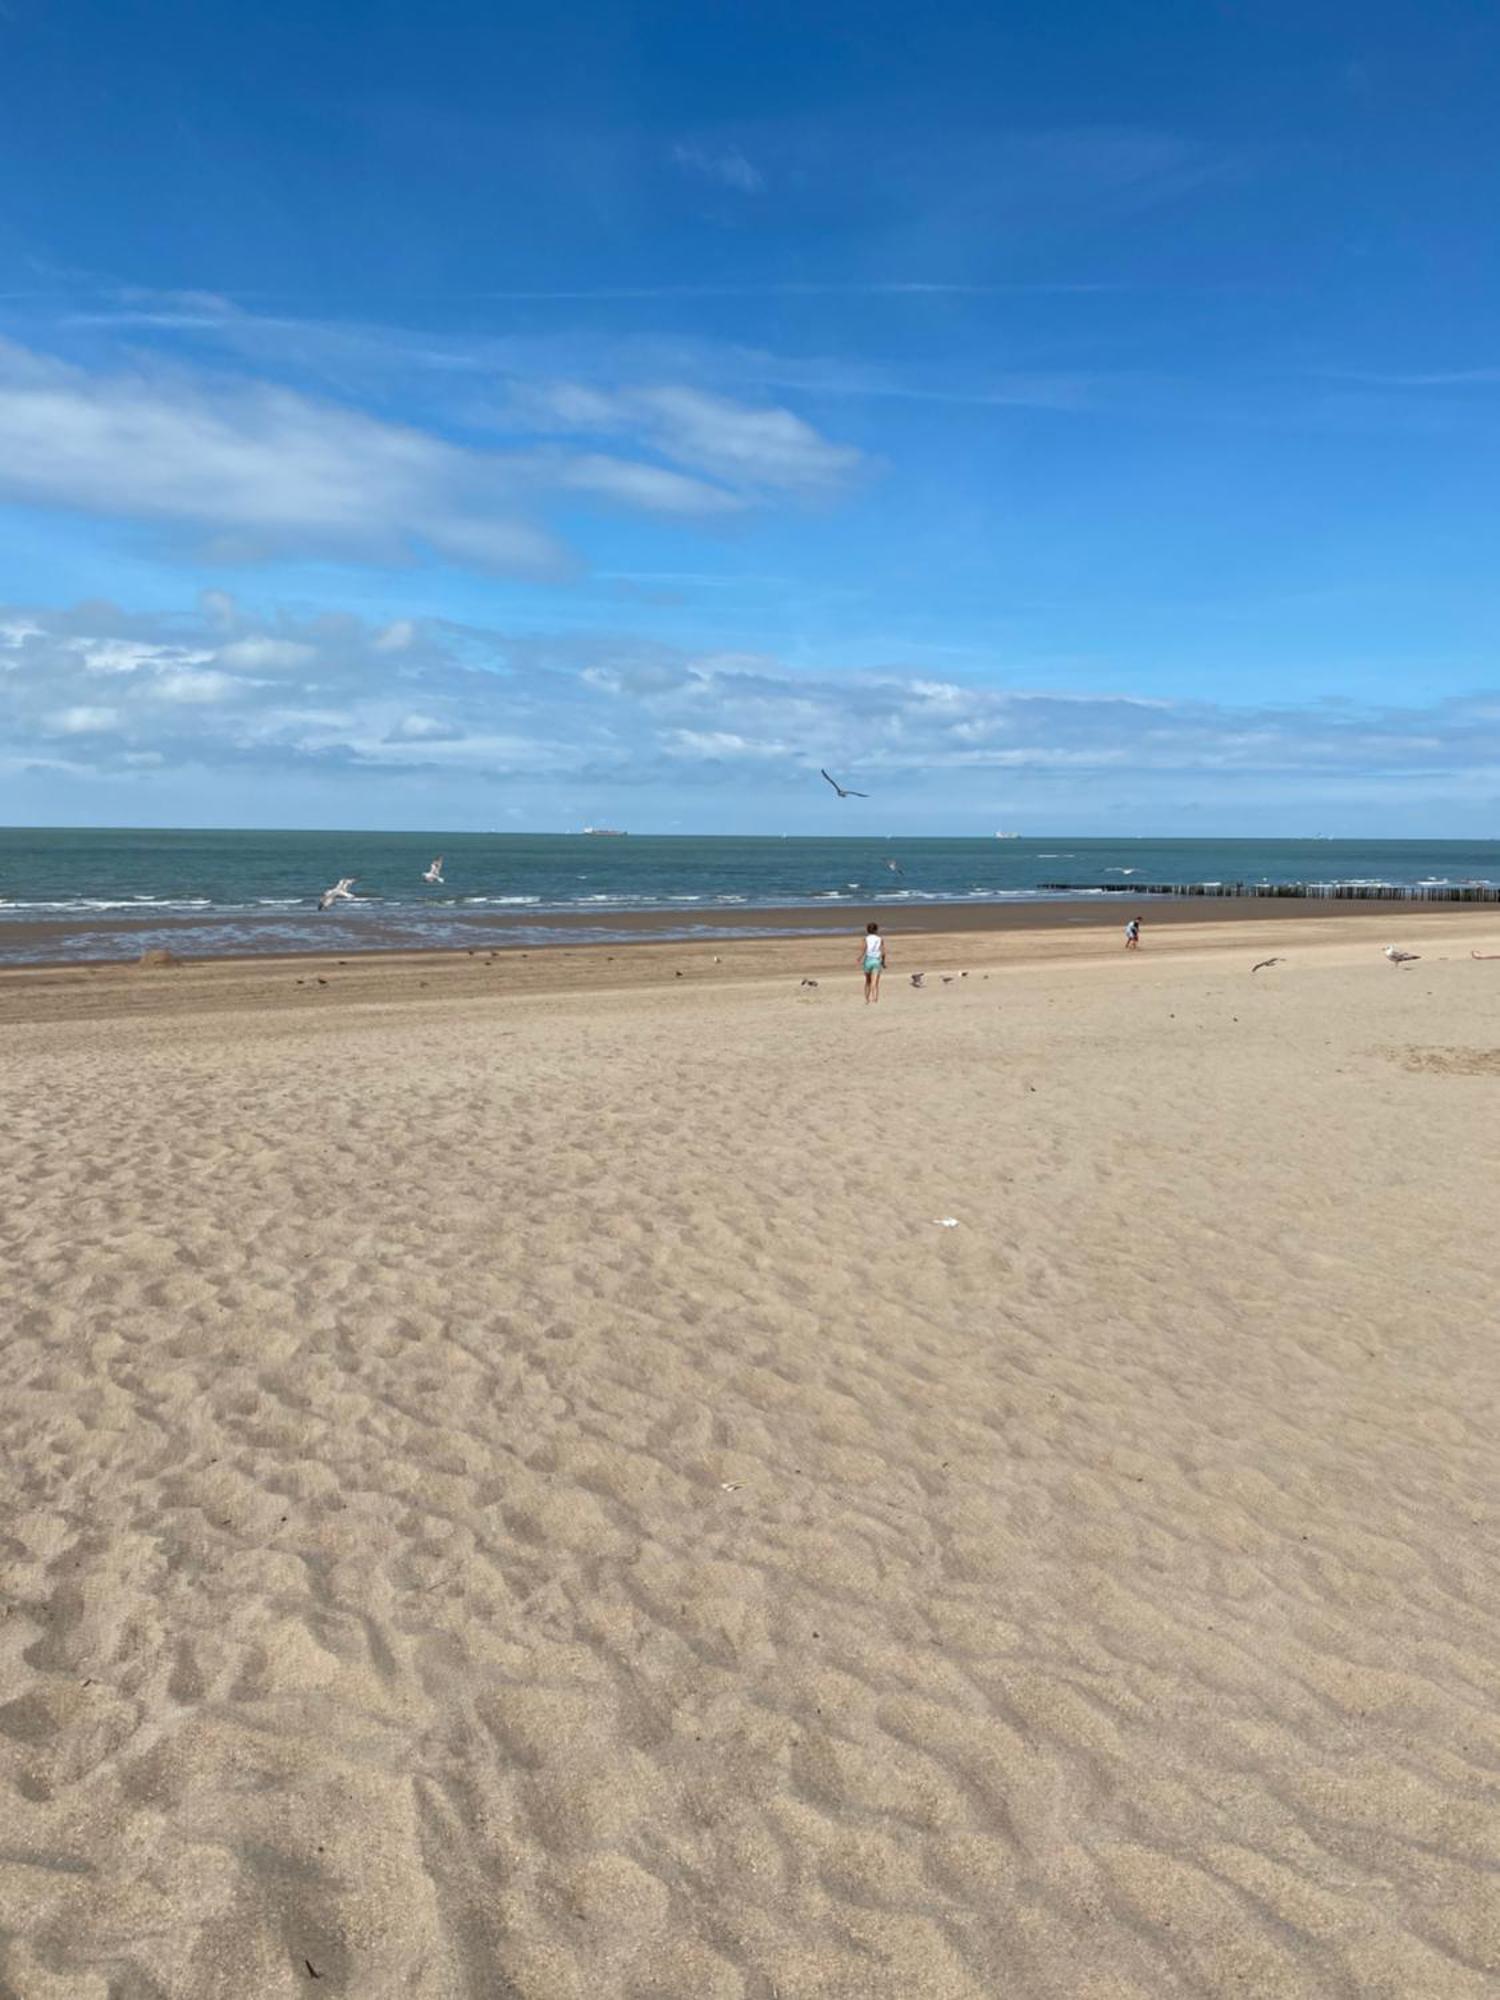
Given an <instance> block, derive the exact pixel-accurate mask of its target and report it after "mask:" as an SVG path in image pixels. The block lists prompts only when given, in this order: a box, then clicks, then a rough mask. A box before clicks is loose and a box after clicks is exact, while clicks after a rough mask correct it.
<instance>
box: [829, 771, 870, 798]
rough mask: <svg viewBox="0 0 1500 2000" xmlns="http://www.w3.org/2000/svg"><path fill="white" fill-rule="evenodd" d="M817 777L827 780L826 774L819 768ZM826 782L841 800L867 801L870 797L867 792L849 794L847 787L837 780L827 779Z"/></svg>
mask: <svg viewBox="0 0 1500 2000" xmlns="http://www.w3.org/2000/svg"><path fill="white" fill-rule="evenodd" d="M818 776H819V777H820V778H828V773H827V772H826V771H825V770H823V769H822V768H821V766H820V767H819V770H818ZM828 782H829V784H830V785H832V787H833V789H834V790H835V791H836V792H837V793H838V795H839V797H840V798H841V799H867V798H868V797H869V796H870V794H869V793H868V792H851V791H850V789H849V787H848V786H847V785H841V784H840V783H839V781H838V779H837V778H828Z"/></svg>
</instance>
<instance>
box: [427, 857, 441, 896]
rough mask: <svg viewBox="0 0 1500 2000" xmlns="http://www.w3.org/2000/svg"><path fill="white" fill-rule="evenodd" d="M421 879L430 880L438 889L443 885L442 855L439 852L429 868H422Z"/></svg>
mask: <svg viewBox="0 0 1500 2000" xmlns="http://www.w3.org/2000/svg"><path fill="white" fill-rule="evenodd" d="M422 880H423V881H424V882H430V883H431V884H432V885H433V887H434V888H435V889H440V888H441V887H442V886H443V857H442V855H441V854H440V855H439V856H438V858H437V860H436V861H434V862H433V864H432V866H431V867H430V868H424V869H423V870H422Z"/></svg>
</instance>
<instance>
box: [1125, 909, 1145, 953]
mask: <svg viewBox="0 0 1500 2000" xmlns="http://www.w3.org/2000/svg"><path fill="white" fill-rule="evenodd" d="M1140 941H1141V926H1140V923H1139V921H1138V919H1136V918H1135V917H1132V918H1131V919H1130V922H1129V923H1128V924H1127V925H1126V926H1125V949H1126V950H1127V951H1134V950H1135V948H1136V946H1137V945H1138V944H1139V943H1140Z"/></svg>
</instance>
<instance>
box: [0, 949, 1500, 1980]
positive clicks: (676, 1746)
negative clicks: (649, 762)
mask: <svg viewBox="0 0 1500 2000" xmlns="http://www.w3.org/2000/svg"><path fill="white" fill-rule="evenodd" d="M1402 914H1403V915H1404V913H1402ZM1403 931H1404V932H1405V933H1406V934H1407V935H1408V936H1410V934H1411V925H1410V923H1409V922H1404V923H1403V922H1398V921H1397V913H1393V912H1389V911H1387V912H1382V913H1376V916H1375V918H1374V919H1373V920H1368V921H1366V920H1360V921H1354V920H1339V921H1336V922H1332V923H1330V924H1328V925H1326V926H1320V925H1318V924H1315V923H1305V922H1304V923H1298V924H1296V925H1290V926H1288V927H1286V929H1285V931H1284V932H1283V931H1278V930H1276V929H1275V928H1274V927H1273V926H1271V925H1268V924H1266V923H1260V924H1256V925H1254V926H1253V927H1246V928H1244V929H1239V928H1237V927H1236V926H1235V925H1234V924H1233V923H1232V922H1231V923H1224V924H1222V925H1217V926H1208V927H1203V928H1193V929H1191V930H1189V929H1186V928H1185V929H1183V930H1180V931H1176V932H1173V933H1172V934H1171V936H1170V938H1168V937H1166V936H1165V934H1158V935H1159V938H1160V944H1161V948H1160V949H1156V948H1155V947H1156V945H1157V942H1158V939H1157V938H1153V936H1152V933H1151V930H1150V928H1149V926H1148V931H1147V937H1148V950H1147V951H1145V952H1143V953H1142V954H1141V955H1140V957H1139V958H1138V959H1135V960H1127V959H1126V958H1125V957H1124V955H1123V954H1121V953H1119V952H1118V951H1117V950H1115V949H1113V939H1112V937H1111V941H1110V949H1109V950H1108V951H1106V950H1104V949H1103V948H1102V947H1101V945H1100V943H1099V941H1098V940H1097V939H1094V940H1084V939H1081V938H1079V937H1078V936H1077V935H1076V934H1073V935H1069V936H1066V937H1057V938H1051V939H1049V938H1047V937H1045V936H1039V935H1032V936H1010V937H999V936H997V937H991V938H982V939H981V938H973V937H966V938H964V939H963V940H961V941H955V942H954V943H953V944H952V945H951V946H945V945H943V943H942V942H941V941H940V940H935V939H927V940H924V941H923V942H922V944H921V945H920V947H918V946H903V948H902V963H901V964H900V966H899V967H898V971H897V975H896V977H895V978H894V979H893V980H892V982H891V983H890V984H889V986H888V989H887V994H886V997H885V999H884V1000H883V1001H882V1004H881V1006H880V1008H879V1010H878V1011H871V1010H867V1009H865V1008H864V1007H863V1006H862V1005H861V1004H860V1003H859V1000H858V993H857V985H858V982H857V979H856V977H855V976H854V975H853V974H852V972H850V971H849V970H848V967H849V965H850V964H851V962H852V954H853V952H854V950H855V949H856V947H855V946H854V945H853V944H852V943H851V942H849V941H845V942H843V943H841V944H840V945H839V946H837V947H835V946H833V945H830V944H825V943H823V942H819V941H813V942H806V941H804V942H803V943H801V944H791V943H787V944H776V945H772V944H769V943H766V942H761V943H756V944H753V945H750V946H733V945H729V944H725V945H723V946H722V947H720V950H719V963H718V964H717V965H716V964H714V962H713V952H712V950H711V949H709V948H702V949H698V948H694V949H692V950H685V949H683V948H681V947H671V946H659V945H657V946H638V947H632V948H630V949H629V950H628V951H625V952H620V951H619V950H618V949H617V950H615V951H612V952H603V951H601V952H598V953H594V954H592V955H591V954H588V953H585V952H568V953H563V954H550V955H547V956H546V957H545V958H544V957H540V956H533V958H532V959H531V960H528V961H523V960H521V959H520V958H519V956H518V955H517V956H512V957H510V958H508V959H506V960H504V961H501V962H497V963H496V964H494V965H487V964H486V963H485V962H484V961H483V960H482V959H481V960H478V961H475V960H467V959H463V958H459V959H457V960H443V961H437V960H433V961H412V962H409V963H405V964H395V963H391V962H386V963H383V964H379V965H363V966H360V965H354V966H348V967H339V966H331V967H330V966H326V965H320V966H317V967H313V966H310V965H308V964H306V963H299V964H298V965H296V966H290V965H286V964H282V965H280V966H276V967H270V968H268V967H265V966H258V967H245V966H239V967H234V966H216V967H207V968H202V969H197V968H195V969H191V970H164V971H159V972H157V971H152V972H140V973H113V972H112V973H97V974H88V973H81V972H79V973H69V974H46V975H40V974H38V975H30V976H17V977H15V978H11V979H8V980H5V981H0V1119H3V1127H0V1129H3V1132H4V1135H5V1145H4V1150H3V1153H0V1313H3V1336H4V1338H3V1347H0V1447H3V1454H4V1455H3V1461H0V1506H3V1514H0V1814H3V1817H0V1937H3V1939H4V1942H3V1944H0V1994H3V1995H4V1996H5V2000H283V1997H284V1996H291V1995H293V1994H304V1993H311V1992H317V1993H319V1994H327V1995H335V1994H343V1995H348V1996H355V1997H356V2000H388V1997H389V2000H394V1996H397V1995H401V1996H421V2000H427V1996H431V2000H449V1996H453V2000H457V1997H458V1996H464V1997H465V2000H506V1996H511V2000H584V1997H585V1996H586V2000H616V1997H617V1996H619V2000H647V1996H672V2000H772V1996H781V2000H834V1996H837V2000H925V1996H932V2000H960V1996H1006V2000H1033V1996H1036V2000H1041V1997H1042V1996H1046V1997H1047V2000H1054V1996H1055V2000H1105V1997H1106V1996H1109V2000H1124V1996H1131V2000H1163V1996H1172V1995H1221V1994H1222V1995H1235V1996H1277V2000H1281V1996H1299V1995H1320V1996H1321V1995H1329V1996H1360V2000H1366V1996H1388V2000H1423V1997H1424V1996H1432V2000H1466V1996H1471V1995H1472V1996H1475V1997H1476V2000H1477V1996H1480V1995H1493V1994H1494V1993H1495V1991H1496V1990H1497V1980H1500V1895H1497V1893H1496V1881H1497V1875H1496V1871H1497V1868H1500V1566H1497V1559H1496V1541H1495V1529H1496V1520H1497V1512H1500V1474H1497V1469H1496V1468H1497V1459H1496V1447H1495V1439H1496V1429H1497V1415H1500V1410H1497V1403H1500V1398H1497V1393H1496V1392H1497V1387H1500V1304H1497V1301H1500V1259H1497V1257H1496V1255H1495V1252H1494V1248H1493V1243H1492V1238H1493V1234H1494V1227H1495V1213H1496V1209H1495V1194H1496V1187H1497V1175H1500V964H1481V963H1476V962H1474V961H1473V960H1471V959H1470V957H1469V950H1470V948H1471V946H1477V947H1478V948H1480V949H1487V950H1500V935H1497V931H1500V926H1497V923H1496V918H1495V915H1494V913H1491V912H1486V913H1474V914H1472V915H1463V916H1459V915H1453V916H1444V917H1442V918H1441V919H1437V918H1428V919H1427V920H1426V921H1424V923H1423V925H1422V929H1421V935H1420V939H1419V942H1418V946H1417V948H1419V949H1420V950H1421V951H1422V953H1423V957H1422V960H1421V962H1420V963H1419V964H1418V965H1416V966H1415V967H1413V968H1411V969H1410V970H1405V971H1397V970H1395V969H1394V968H1393V967H1392V966H1390V965H1389V964H1387V963H1386V962H1385V961H1384V960H1383V959H1382V958H1381V957H1380V955H1379V945H1380V943H1383V942H1384V940H1385V938H1386V936H1388V935H1399V934H1401V933H1402V932H1403ZM1273 953H1276V954H1280V953H1284V954H1285V955H1286V957H1287V962H1286V963H1285V964H1282V965H1279V966H1275V967H1273V968H1271V969H1270V970H1269V971H1266V972H1261V973H1257V974H1253V975H1252V974H1251V972H1250V970H1249V967H1250V963H1251V961H1252V959H1253V958H1258V957H1263V956H1267V955H1270V954H1273ZM919 957H920V960H921V961H922V962H923V963H925V964H926V965H927V967H928V968H929V985H928V987H927V989H926V990H925V991H923V992H921V993H915V992H913V991H912V990H911V989H910V987H909V986H907V985H906V983H905V980H904V974H905V972H906V971H908V970H911V969H915V967H916V964H917V962H918V958H919ZM836 963H837V964H839V965H840V967H841V969H838V970H834V969H832V968H833V967H834V966H835V964H836ZM963 967H967V968H968V970H969V973H970V976H969V978H967V979H965V980H958V979H956V978H955V979H954V981H953V983H952V984H949V985H944V984H942V983H941V979H940V977H939V974H940V972H941V971H943V970H947V971H951V972H956V971H957V970H959V969H960V968H963ZM679 971H681V972H682V973H683V974H684V976H683V978H682V979H680V980H679V979H678V978H676V976H675V975H676V973H677V972H679ZM804 973H806V974H807V975H808V976H812V977H816V978H818V980H819V981H820V983H819V985H818V986H817V987H816V988H803V987H801V986H799V985H798V984H797V980H798V978H800V977H801V976H803V974H804ZM986 975H988V976H986ZM320 978H324V979H327V980H328V984H327V985H326V986H320V985H319V984H318V983H317V982H318V980H319V979H320ZM299 980H300V981H302V982H303V984H301V985H298V984H297V983H296V982H297V981H299ZM948 1216H952V1217H956V1218H957V1223H958V1226H957V1227H956V1228H951V1229H950V1228H942V1227H939V1226H938V1219H939V1218H942V1217H948ZM314 1978H316V1980H317V1982H318V1983H317V1984H316V1985H314V1984H313V1981H314Z"/></svg>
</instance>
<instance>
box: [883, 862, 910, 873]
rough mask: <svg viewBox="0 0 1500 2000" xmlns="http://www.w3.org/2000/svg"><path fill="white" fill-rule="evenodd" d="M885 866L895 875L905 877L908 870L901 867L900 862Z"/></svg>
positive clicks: (889, 863) (888, 863)
mask: <svg viewBox="0 0 1500 2000" xmlns="http://www.w3.org/2000/svg"><path fill="white" fill-rule="evenodd" d="M885 865H886V867H887V868H889V869H890V871H891V873H892V874H893V875H904V874H905V873H906V870H905V869H904V868H903V867H902V866H901V863H900V862H899V861H887V863H886V864H885Z"/></svg>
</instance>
